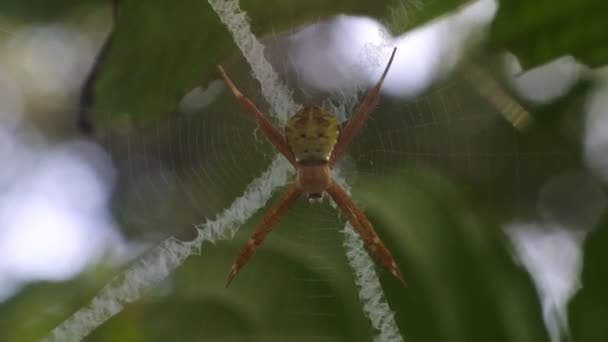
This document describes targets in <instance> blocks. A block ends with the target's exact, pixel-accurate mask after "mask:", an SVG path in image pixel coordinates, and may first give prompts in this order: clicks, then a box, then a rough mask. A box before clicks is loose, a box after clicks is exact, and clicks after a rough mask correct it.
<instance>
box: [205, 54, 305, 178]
mask: <svg viewBox="0 0 608 342" xmlns="http://www.w3.org/2000/svg"><path fill="white" fill-rule="evenodd" d="M217 70H218V71H219V72H220V75H221V76H222V79H224V82H226V85H227V86H228V88H229V89H230V91H231V92H232V94H233V95H234V97H235V98H236V99H237V101H238V102H239V103H240V104H241V106H243V107H244V108H245V110H247V112H248V113H249V114H250V115H251V116H252V117H253V119H254V120H255V122H256V123H257V125H258V127H260V129H261V130H262V132H263V133H264V136H265V137H266V139H267V140H268V141H269V142H270V143H271V144H272V146H274V148H275V149H277V151H279V152H280V153H281V154H282V155H283V156H285V158H287V160H289V162H290V163H291V165H293V166H294V167H295V166H296V158H295V156H294V155H293V152H292V151H291V148H290V147H289V145H288V144H287V141H286V140H285V138H284V137H283V135H282V134H281V133H279V131H278V130H277V129H276V128H275V127H274V126H273V125H272V124H271V123H270V121H268V119H267V118H266V117H265V116H264V114H262V112H260V110H259V109H258V108H257V107H256V106H255V104H254V103H253V102H252V101H251V100H249V99H248V98H247V97H246V96H245V95H243V94H241V92H240V91H239V90H238V89H237V87H236V86H235V85H234V83H232V80H231V79H230V77H228V75H227V74H226V72H225V71H224V68H222V66H221V65H218V66H217Z"/></svg>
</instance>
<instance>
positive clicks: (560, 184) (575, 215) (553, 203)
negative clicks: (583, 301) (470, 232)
mask: <svg viewBox="0 0 608 342" xmlns="http://www.w3.org/2000/svg"><path fill="white" fill-rule="evenodd" d="M606 204H607V199H606V194H605V193H604V192H603V190H602V189H601V186H600V183H599V182H598V181H597V180H596V179H594V178H593V177H591V176H590V175H588V174H587V173H584V172H580V171H571V172H564V173H561V174H558V175H555V176H553V177H551V178H550V179H548V180H547V181H546V182H545V183H544V184H543V187H542V188H541V191H540V193H539V197H538V202H537V209H538V214H539V215H538V216H539V221H537V222H515V223H512V224H510V225H508V226H507V227H506V232H507V234H508V235H509V237H510V238H511V241H512V242H513V246H514V247H515V250H514V252H515V253H514V254H515V259H517V260H518V261H520V262H521V263H522V264H523V265H524V266H525V267H526V269H527V270H528V272H529V273H530V275H531V276H532V279H533V280H534V284H535V285H536V289H537V291H538V294H539V297H540V299H541V305H542V309H543V319H544V321H545V325H546V327H547V331H548V332H549V336H550V337H551V341H552V342H560V341H563V337H569V327H568V310H567V307H568V302H569V301H570V298H572V296H573V295H574V294H575V293H576V291H577V290H578V289H579V288H580V286H581V285H580V273H581V270H582V264H583V251H582V244H583V242H584V239H585V237H586V235H587V233H588V232H589V231H590V230H591V229H592V228H593V227H595V225H596V224H597V223H598V222H599V220H600V218H601V216H602V214H603V213H604V211H605V208H606Z"/></svg>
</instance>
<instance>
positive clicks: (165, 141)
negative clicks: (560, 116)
mask: <svg viewBox="0 0 608 342" xmlns="http://www.w3.org/2000/svg"><path fill="white" fill-rule="evenodd" d="M210 2H211V3H212V5H214V6H217V5H218V4H222V6H223V5H226V4H227V5H230V6H232V7H227V8H219V9H218V8H216V10H217V11H218V14H219V15H220V16H221V17H222V18H223V20H224V21H227V22H226V24H227V26H228V28H229V29H230V19H226V18H229V17H230V15H232V14H235V13H236V12H237V11H238V7H234V6H237V5H236V4H237V2H236V1H210ZM224 10H226V12H222V11H224ZM236 14H239V13H236ZM238 19H239V20H243V18H238ZM242 23H243V22H242V21H239V22H238V23H237V24H238V25H242ZM238 29H239V30H243V26H238ZM239 32H241V31H239ZM241 38H242V39H240V38H239V37H235V40H236V41H237V45H239V47H240V48H241V49H243V52H244V54H245V58H246V60H247V61H248V62H249V63H250V64H251V65H252V66H254V68H253V74H254V76H255V77H254V78H253V79H252V78H248V77H244V78H240V77H235V82H236V84H237V85H238V86H239V88H241V90H242V91H243V92H244V93H245V94H248V95H249V96H250V98H252V100H253V101H254V102H256V103H258V104H262V103H264V101H265V100H266V101H268V103H270V104H271V111H270V112H271V113H292V112H294V110H295V109H296V108H297V105H296V104H295V103H294V102H293V100H291V98H290V96H289V93H288V92H287V91H286V88H281V87H278V88H272V85H273V84H279V83H278V81H277V80H278V79H277V78H276V76H273V71H272V67H271V66H270V64H268V63H266V64H264V62H265V59H264V58H263V54H262V51H263V50H261V46H256V45H255V44H256V41H255V40H247V39H250V38H251V37H250V36H245V37H241ZM239 41H245V43H243V44H239V43H238V42H239ZM248 51H250V52H251V51H254V53H253V55H252V56H249V55H248V54H247V52H248ZM256 65H258V66H259V65H262V68H261V69H256V68H255V66H256ZM248 68H249V66H247V65H245V64H243V63H239V62H235V63H233V64H232V65H229V68H227V70H229V72H230V74H231V75H248V72H247V69H248ZM239 71H241V72H239ZM269 75H270V76H269ZM258 81H260V82H261V83H262V84H263V85H264V86H263V87H262V93H261V94H260V93H258V91H256V89H258V83H257V82H258ZM445 84H446V85H443V86H441V87H440V88H437V89H435V90H433V91H431V92H430V93H429V94H427V95H425V96H423V97H421V98H420V99H416V100H412V101H409V102H407V103H404V102H403V101H396V103H395V105H394V106H393V103H391V101H392V100H390V99H383V100H382V101H381V104H380V107H379V108H378V109H377V110H376V114H375V115H374V116H373V119H372V120H370V122H369V124H368V125H367V126H366V128H365V129H364V132H362V133H361V135H360V136H359V137H358V138H357V139H356V140H355V141H354V142H353V145H352V146H351V147H350V149H349V156H350V157H349V160H347V161H346V162H345V163H343V164H341V165H340V170H341V173H340V174H342V175H344V176H343V177H342V176H340V178H341V180H342V181H343V182H346V180H348V183H351V184H352V183H355V184H356V180H357V179H358V178H359V177H379V176H384V175H388V174H390V173H391V172H393V171H394V170H399V169H402V168H403V167H404V166H408V167H411V168H412V169H417V168H427V167H432V168H437V169H440V170H443V171H444V172H446V173H448V174H450V175H452V176H453V177H454V178H456V179H459V180H462V181H465V182H467V183H468V184H472V186H475V187H480V188H485V189H486V191H487V193H492V192H493V191H494V190H495V189H497V188H498V187H499V184H500V183H503V182H506V183H511V184H514V185H515V186H514V187H513V188H512V190H513V193H512V194H506V197H507V198H511V199H512V198H516V197H517V198H519V197H520V196H521V194H522V193H528V192H527V191H526V190H525V189H527V188H528V187H529V185H530V184H529V183H528V181H529V182H530V183H532V184H535V183H536V180H535V179H534V177H535V176H534V172H532V176H531V177H529V178H525V179H524V178H522V177H521V175H522V174H523V173H526V174H528V175H529V174H530V173H531V172H530V170H522V168H525V167H529V168H530V169H532V170H533V171H534V170H537V169H543V168H545V169H546V168H547V167H549V168H552V167H555V168H559V167H561V165H562V164H563V154H562V153H561V152H560V151H556V152H555V153H554V154H547V153H546V152H544V151H540V152H535V151H528V150H526V149H525V146H522V145H523V142H522V141H521V139H520V137H519V136H518V134H517V133H516V132H514V130H513V129H512V127H511V126H510V125H509V124H507V123H505V122H504V120H502V118H500V116H498V115H497V113H496V111H495V110H494V108H493V107H492V106H491V105H490V104H487V103H486V104H485V105H484V102H483V101H482V100H481V99H480V97H479V95H478V94H477V93H476V92H475V91H473V90H472V89H469V90H463V87H462V84H463V82H462V81H461V80H451V81H449V82H446V83H445ZM265 86H266V87H265ZM268 87H270V88H268ZM344 107H345V108H348V107H349V106H344ZM393 108H395V109H393ZM397 111H398V112H397ZM342 114H344V113H342ZM275 118H276V119H277V121H278V122H279V123H282V122H284V120H285V118H286V117H276V114H275ZM151 127H152V128H151V129H146V130H143V131H142V132H141V133H140V134H139V135H137V136H130V137H128V138H121V137H112V138H111V139H108V142H107V145H108V146H109V148H110V149H111V150H113V151H117V160H118V161H119V163H123V164H122V165H119V168H122V169H128V170H129V174H128V175H124V177H123V178H122V180H121V182H122V185H124V187H125V189H126V191H124V195H122V196H121V197H120V198H119V200H118V201H119V202H120V203H121V204H124V205H119V206H120V207H121V208H123V207H124V208H125V209H122V210H121V212H120V213H119V214H120V215H123V217H124V220H125V221H126V222H127V223H128V224H129V225H130V226H131V227H132V228H131V229H132V232H133V234H137V235H147V236H153V235H154V234H158V235H164V236H166V235H176V236H177V237H178V238H179V239H175V238H170V239H167V240H165V241H164V242H162V243H161V244H160V245H158V246H157V247H154V248H153V249H152V250H151V251H149V252H148V253H146V255H145V256H144V257H143V258H141V259H140V260H138V261H136V262H135V263H134V264H133V265H131V266H130V267H129V269H128V270H127V271H126V272H125V273H124V274H123V275H121V276H120V277H117V278H116V279H115V280H114V281H113V282H112V283H110V284H108V285H107V286H106V287H105V288H104V289H103V290H102V291H101V292H100V294H98V295H97V296H96V297H95V299H94V300H93V301H92V302H91V304H90V305H89V306H88V307H85V308H83V309H81V310H80V311H79V312H77V313H76V314H75V315H73V316H72V317H71V318H70V319H69V320H67V321H66V322H64V323H63V324H62V325H61V326H59V327H57V328H56V329H55V330H54V331H53V333H52V339H54V340H74V339H80V338H82V337H84V336H86V335H87V334H89V333H90V332H91V331H92V330H94V329H96V328H97V327H98V326H99V325H100V324H102V323H103V322H105V321H106V320H107V319H109V318H110V317H112V316H113V315H115V314H118V313H119V312H121V311H122V310H123V309H124V306H125V304H127V303H132V302H134V301H136V300H138V299H140V298H141V297H142V296H143V295H144V294H145V293H146V292H147V291H150V290H151V288H152V287H153V286H155V285H156V284H158V283H159V282H161V281H162V280H163V279H165V278H166V277H167V276H168V275H170V274H171V273H172V272H174V271H175V269H176V268H177V267H178V266H180V265H181V264H182V263H183V262H184V261H185V260H186V258H187V257H188V256H190V255H191V254H195V253H200V254H202V256H203V257H202V258H196V259H197V260H196V261H190V262H189V263H186V264H185V265H184V267H183V269H180V270H178V271H177V272H178V273H179V274H178V275H177V276H176V277H177V278H179V277H180V276H185V275H187V274H188V272H189V271H190V272H193V271H195V272H205V273H207V275H203V276H202V280H203V281H207V282H209V283H208V284H205V286H206V287H210V288H217V287H218V286H213V285H210V284H220V285H221V280H222V279H223V278H221V277H218V275H222V274H224V273H225V272H227V270H228V267H229V265H230V263H231V261H232V258H233V257H234V256H235V254H236V253H237V251H238V249H239V248H240V246H241V244H242V243H243V242H244V241H245V240H246V239H247V238H248V235H249V234H250V229H244V230H245V232H243V233H241V234H239V235H236V237H235V239H234V240H233V241H232V242H231V243H229V244H222V243H221V242H219V240H222V239H226V238H231V237H233V236H235V234H236V233H237V230H238V229H239V228H240V227H241V226H243V227H244V228H247V227H250V226H251V225H252V224H253V223H252V222H255V221H256V220H257V219H259V215H260V214H261V213H262V212H263V211H264V210H260V209H262V208H264V207H265V205H266V203H267V202H269V201H272V200H273V198H274V195H275V191H276V190H278V189H280V187H281V186H282V185H283V184H285V183H286V182H287V181H288V180H289V179H290V176H291V172H290V166H289V165H288V164H287V163H286V162H285V161H284V160H283V159H282V158H281V157H276V156H275V154H274V152H273V151H272V149H271V148H270V147H269V146H268V144H267V143H266V142H265V141H264V139H263V137H262V136H261V133H259V132H256V133H254V134H253V135H252V134H251V132H252V130H254V127H253V125H252V123H251V122H249V121H248V120H246V119H245V117H244V115H243V113H242V109H241V108H240V107H238V105H236V104H235V103H234V100H233V99H232V98H231V97H230V96H226V94H225V93H224V94H223V95H222V96H220V97H219V98H217V99H215V100H214V101H213V102H212V103H211V104H210V105H209V106H208V107H206V108H205V109H204V111H201V112H198V113H180V114H179V115H178V116H177V117H173V118H163V119H158V120H157V122H155V123H154V124H153V125H151ZM125 146H126V148H125ZM121 151H122V153H124V154H123V155H120V153H121ZM541 166H542V167H541ZM538 177H541V175H538ZM497 179H500V182H499V181H497ZM501 189H502V188H501ZM235 199H236V200H235ZM505 201H508V202H511V201H510V200H505ZM518 203H521V202H518ZM522 205H523V204H522ZM175 212H179V215H176V214H175ZM256 213H257V214H256ZM176 217H177V219H176ZM201 217H209V218H210V219H209V220H207V221H206V222H205V223H202V224H197V223H199V222H200V221H201ZM284 221H286V222H289V225H288V226H289V227H288V229H281V228H278V229H277V230H276V231H275V232H274V233H273V234H272V237H270V238H269V240H270V239H273V240H274V242H270V241H269V243H265V245H264V247H263V248H262V250H260V252H259V253H258V254H257V255H256V257H255V258H254V259H253V260H254V261H252V262H250V264H248V265H247V267H246V269H247V270H244V271H243V272H242V274H239V276H238V278H237V279H236V282H235V284H234V285H233V286H232V288H231V289H230V290H228V291H234V292H237V291H239V292H241V294H240V295H237V296H243V297H246V296H249V295H254V294H255V293H256V292H255V291H249V292H248V290H249V287H251V286H252V285H256V286H259V285H257V284H264V285H268V284H270V283H273V282H274V283H278V282H280V283H281V286H280V288H285V289H289V290H286V291H284V292H285V293H284V294H282V295H280V294H277V296H280V298H281V301H282V303H283V304H284V305H283V307H282V308H279V309H278V310H279V311H273V312H272V315H273V316H279V317H275V319H276V320H277V321H278V324H276V327H279V328H276V330H274V331H270V332H268V335H269V336H271V337H285V336H288V337H290V338H293V339H294V340H297V339H298V338H300V339H301V340H310V339H314V340H328V341H331V340H344V336H342V335H340V330H336V329H332V328H327V327H325V325H329V326H331V325H332V324H333V323H332V322H337V321H339V319H340V317H341V316H344V315H350V316H353V318H352V319H353V320H354V321H357V322H364V321H365V319H366V318H367V319H369V320H371V322H372V327H373V329H372V330H374V331H373V332H371V333H370V335H374V336H376V339H377V340H378V341H400V340H402V337H401V333H400V332H399V330H398V328H397V326H396V324H395V322H394V321H392V322H391V320H392V313H391V311H390V308H389V307H388V304H387V303H386V301H385V299H384V298H383V296H384V294H383V292H382V288H381V287H380V283H379V281H378V278H377V276H376V275H375V274H374V273H375V269H374V264H373V263H371V259H369V258H368V257H367V255H366V254H365V253H364V252H362V251H363V248H362V245H361V243H360V241H359V240H358V238H357V237H356V235H355V234H354V233H353V232H352V229H350V228H348V226H347V227H346V228H345V230H344V235H346V240H345V242H343V240H344V236H343V235H341V234H340V233H339V230H340V229H339V228H338V227H340V226H342V225H343V223H341V220H340V219H339V218H337V217H336V212H335V210H334V209H332V208H331V207H329V206H327V205H323V206H318V207H311V206H309V205H308V204H307V203H303V201H301V202H300V203H298V204H297V205H296V206H295V208H294V209H293V210H292V211H290V213H289V214H288V215H287V216H286V217H285V219H284ZM195 224H196V225H195ZM286 226H287V225H286ZM167 227H171V228H167ZM173 227H177V228H173ZM180 227H192V228H186V229H183V228H180ZM203 241H210V242H212V243H216V242H217V244H218V246H216V247H209V248H208V249H207V246H208V245H203V248H202V250H199V248H200V245H201V243H202V242H203ZM343 244H344V245H346V249H347V250H348V252H347V256H345V255H344V251H343V248H342V247H341V246H342V245H343ZM267 245H268V246H267ZM290 249H293V250H297V251H306V255H297V256H294V255H293V253H290V252H289V251H288V250H290ZM264 250H266V251H264ZM224 252H227V254H226V253H224ZM277 256H283V257H285V256H286V259H287V260H286V261H284V262H283V261H280V260H279V261H277V260H276V257H277ZM348 263H350V264H351V266H353V267H354V268H355V276H354V277H353V276H352V275H350V274H348V273H347V272H345V271H344V269H340V267H342V266H341V265H344V266H343V267H344V268H346V267H345V265H346V264H348ZM284 264H287V266H286V267H280V269H283V270H284V269H289V273H288V274H276V272H275V273H273V271H271V270H270V269H271V268H272V267H273V266H272V265H283V266H284ZM215 268H218V269H217V270H216V269H215ZM202 270H204V271H202ZM348 283H350V284H353V283H356V284H357V285H358V286H359V288H360V289H357V288H355V287H352V288H351V289H350V290H349V292H348V293H338V292H337V291H336V290H335V288H336V287H337V286H338V285H340V286H341V285H343V284H348ZM370 284H371V285H370ZM351 286H352V285H351ZM370 286H371V288H370ZM275 287H276V285H275ZM341 287H343V286H341ZM222 290H223V289H222ZM153 292H154V291H153ZM197 296H200V297H203V298H208V297H211V296H220V297H225V296H227V295H225V294H224V295H218V293H217V291H216V290H213V289H202V290H200V293H198V294H197ZM349 296H350V297H359V298H360V299H361V305H362V306H363V310H361V309H359V312H360V313H361V312H363V313H365V316H362V315H360V314H359V315H358V314H352V313H351V312H353V311H355V312H356V310H354V308H353V307H352V304H350V305H351V306H348V305H347V306H346V308H345V309H344V312H336V311H335V308H336V307H339V306H340V304H339V303H340V302H343V301H345V298H346V297H349ZM227 302H229V301H227ZM227 302H225V303H227ZM225 303H223V304H225ZM253 303H254V304H250V305H252V306H263V305H264V301H263V299H259V298H257V299H255V300H254V301H253ZM247 308H249V306H248V307H247ZM275 309H276V308H275ZM296 322H297V323H296ZM281 323H282V324H285V325H287V326H293V325H297V329H296V330H298V329H299V330H301V331H316V330H321V331H326V332H327V334H324V335H319V336H310V335H305V334H302V335H297V336H294V335H286V334H290V332H286V331H282V330H281V328H280V326H281ZM335 325H337V323H335ZM320 326H321V327H323V329H319V327H320ZM290 331H292V330H290ZM405 335H406V336H407V332H406V333H405ZM236 338H237V339H238V337H236Z"/></svg>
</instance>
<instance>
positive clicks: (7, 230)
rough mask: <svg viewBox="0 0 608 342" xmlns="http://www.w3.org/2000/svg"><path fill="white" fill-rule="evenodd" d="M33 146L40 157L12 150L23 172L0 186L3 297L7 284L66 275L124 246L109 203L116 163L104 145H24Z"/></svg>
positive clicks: (0, 286)
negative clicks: (16, 154)
mask: <svg viewBox="0 0 608 342" xmlns="http://www.w3.org/2000/svg"><path fill="white" fill-rule="evenodd" d="M12 138H13V139H15V140H16V144H23V143H25V142H24V141H23V140H19V138H17V137H15V136H13V137H12ZM28 152H29V153H30V154H34V155H36V156H38V158H39V159H38V158H36V160H35V161H34V160H32V159H29V158H27V157H25V158H23V159H21V160H20V159H19V157H16V158H12V159H11V160H12V163H15V164H16V165H17V167H18V168H19V174H18V175H16V174H13V175H12V179H11V181H10V184H11V185H10V186H9V187H7V188H4V191H2V192H0V227H2V229H1V230H0V279H2V282H0V292H2V293H3V294H4V296H5V297H3V298H6V296H8V295H9V294H10V293H11V291H8V290H6V289H13V290H14V289H17V288H18V287H19V286H20V285H21V284H23V283H25V282H31V281H38V280H49V281H60V280H66V279H69V278H70V277H73V276H74V275H76V274H77V273H78V272H80V271H81V270H82V269H83V268H84V267H86V266H87V265H89V264H90V263H91V262H95V261H100V259H101V258H102V257H103V256H106V253H107V255H108V256H109V255H114V256H119V255H120V254H121V253H122V251H121V247H123V244H122V242H123V241H122V239H121V236H120V234H119V233H118V231H117V229H116V226H115V223H114V222H113V220H112V218H111V216H110V213H109V209H108V200H109V193H110V189H111V186H112V184H113V170H112V168H111V166H110V162H109V159H108V156H107V155H106V154H105V152H104V151H102V150H101V149H100V148H99V147H97V146H95V145H93V144H91V143H87V142H78V141H75V142H71V143H67V144H64V145H59V146H56V147H54V148H53V149H52V150H51V151H45V150H42V149H41V150H36V148H34V147H30V148H29V151H28V148H21V149H20V153H22V154H23V153H28ZM84 153H86V157H84V156H83V154H84ZM3 157H6V156H0V158H1V159H2V160H5V159H4V158H3ZM13 157H15V156H13ZM100 166H101V168H102V169H100ZM3 298H0V300H1V299H3Z"/></svg>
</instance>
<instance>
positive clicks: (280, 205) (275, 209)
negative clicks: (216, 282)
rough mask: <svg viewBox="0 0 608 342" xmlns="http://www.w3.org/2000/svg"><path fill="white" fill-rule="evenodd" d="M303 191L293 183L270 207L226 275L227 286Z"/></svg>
mask: <svg viewBox="0 0 608 342" xmlns="http://www.w3.org/2000/svg"><path fill="white" fill-rule="evenodd" d="M301 193H302V190H301V189H300V187H299V186H298V185H297V184H296V183H293V184H291V185H290V186H289V188H287V190H286V191H285V193H284V194H283V196H282V197H281V199H280V200H279V201H277V202H276V203H275V204H274V205H273V206H272V207H271V208H270V209H268V211H267V212H266V214H265V215H264V217H263V218H262V220H261V221H260V222H259V223H258V224H257V226H255V230H254V232H253V235H252V236H251V238H250V239H249V241H247V243H246V244H245V246H243V248H242V249H241V252H240V253H239V255H238V256H237V257H236V259H235V260H234V263H233V264H232V267H231V268H230V272H229V273H228V276H226V287H228V285H230V282H231V281H232V279H234V277H235V276H236V274H237V273H238V272H239V270H240V269H241V268H242V267H243V266H244V265H245V263H246V262H247V261H248V260H249V258H250V257H251V256H252V255H253V254H254V253H255V251H256V249H257V248H258V246H260V244H262V241H264V238H266V235H268V234H269V233H270V232H271V231H272V229H273V228H274V227H275V226H276V224H277V223H278V222H279V219H280V218H281V216H283V214H285V212H287V210H288V209H289V208H291V206H292V205H293V203H294V202H295V201H296V199H298V197H299V196H300V194H301Z"/></svg>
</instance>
